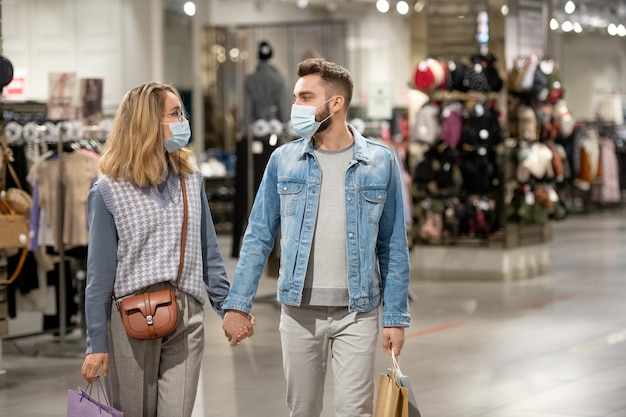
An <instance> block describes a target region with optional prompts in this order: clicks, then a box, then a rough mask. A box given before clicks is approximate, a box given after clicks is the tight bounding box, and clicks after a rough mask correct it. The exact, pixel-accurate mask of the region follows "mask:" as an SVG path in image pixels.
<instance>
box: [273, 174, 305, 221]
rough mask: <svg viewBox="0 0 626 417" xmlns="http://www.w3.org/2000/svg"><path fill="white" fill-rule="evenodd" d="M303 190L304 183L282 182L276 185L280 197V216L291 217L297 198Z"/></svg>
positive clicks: (294, 210)
mask: <svg viewBox="0 0 626 417" xmlns="http://www.w3.org/2000/svg"><path fill="white" fill-rule="evenodd" d="M303 188H304V182H300V181H288V180H282V181H278V183H277V191H278V195H279V196H280V215H281V216H293V215H294V213H295V212H296V207H297V205H298V197H299V195H300V193H301V191H302V189H303Z"/></svg>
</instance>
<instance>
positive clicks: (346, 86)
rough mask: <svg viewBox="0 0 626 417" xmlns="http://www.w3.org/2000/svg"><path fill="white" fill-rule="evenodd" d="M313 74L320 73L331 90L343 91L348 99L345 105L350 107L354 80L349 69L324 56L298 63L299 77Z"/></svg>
mask: <svg viewBox="0 0 626 417" xmlns="http://www.w3.org/2000/svg"><path fill="white" fill-rule="evenodd" d="M311 74H319V76H320V77H321V78H322V80H324V81H325V82H326V83H327V84H329V87H330V88H329V90H331V89H332V90H339V91H341V93H342V95H343V97H344V99H345V101H346V103H345V107H346V109H347V108H348V106H349V105H350V101H351V100H352V92H353V90H354V82H353V81H352V75H350V72H349V71H348V70H347V69H345V68H344V67H342V66H340V65H337V64H335V63H334V62H329V61H326V60H325V59H323V58H309V59H306V60H304V61H302V62H301V63H300V64H298V77H304V76H306V75H311ZM327 98H328V97H327Z"/></svg>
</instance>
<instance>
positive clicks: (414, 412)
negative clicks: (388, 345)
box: [387, 353, 422, 417]
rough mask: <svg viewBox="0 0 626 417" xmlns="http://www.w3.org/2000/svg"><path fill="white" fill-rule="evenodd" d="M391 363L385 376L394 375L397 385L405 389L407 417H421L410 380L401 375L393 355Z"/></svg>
mask: <svg viewBox="0 0 626 417" xmlns="http://www.w3.org/2000/svg"><path fill="white" fill-rule="evenodd" d="M391 358H392V362H393V365H394V368H393V369H387V375H393V374H394V373H395V376H396V379H397V380H398V385H400V386H401V387H403V388H406V394H407V397H408V401H409V402H408V417H422V415H421V414H420V411H419V409H418V408H417V400H416V399H415V394H414V393H413V389H412V388H411V380H410V379H409V377H408V376H406V375H404V374H403V373H402V370H401V369H400V365H399V364H398V360H397V359H396V357H395V355H393V353H392V355H391Z"/></svg>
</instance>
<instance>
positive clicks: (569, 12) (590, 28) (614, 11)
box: [550, 0, 626, 36]
mask: <svg viewBox="0 0 626 417" xmlns="http://www.w3.org/2000/svg"><path fill="white" fill-rule="evenodd" d="M624 24H626V0H552V16H551V18H550V29H551V30H552V31H558V32H562V33H572V34H577V33H583V32H596V33H603V34H608V35H610V36H626V30H622V31H620V30H619V28H620V26H621V27H624ZM622 33H623V35H622Z"/></svg>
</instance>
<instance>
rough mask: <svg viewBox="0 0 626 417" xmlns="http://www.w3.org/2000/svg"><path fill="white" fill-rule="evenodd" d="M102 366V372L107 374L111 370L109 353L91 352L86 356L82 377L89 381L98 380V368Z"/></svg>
mask: <svg viewBox="0 0 626 417" xmlns="http://www.w3.org/2000/svg"><path fill="white" fill-rule="evenodd" d="M101 366H102V373H103V374H104V375H105V376H106V374H107V373H108V372H109V354H108V353H89V354H87V356H85V360H84V361H83V366H82V368H81V369H80V372H81V374H82V377H83V379H84V380H85V381H87V382H88V383H90V384H91V383H93V382H96V380H97V379H98V376H97V373H98V369H100V367H101Z"/></svg>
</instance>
